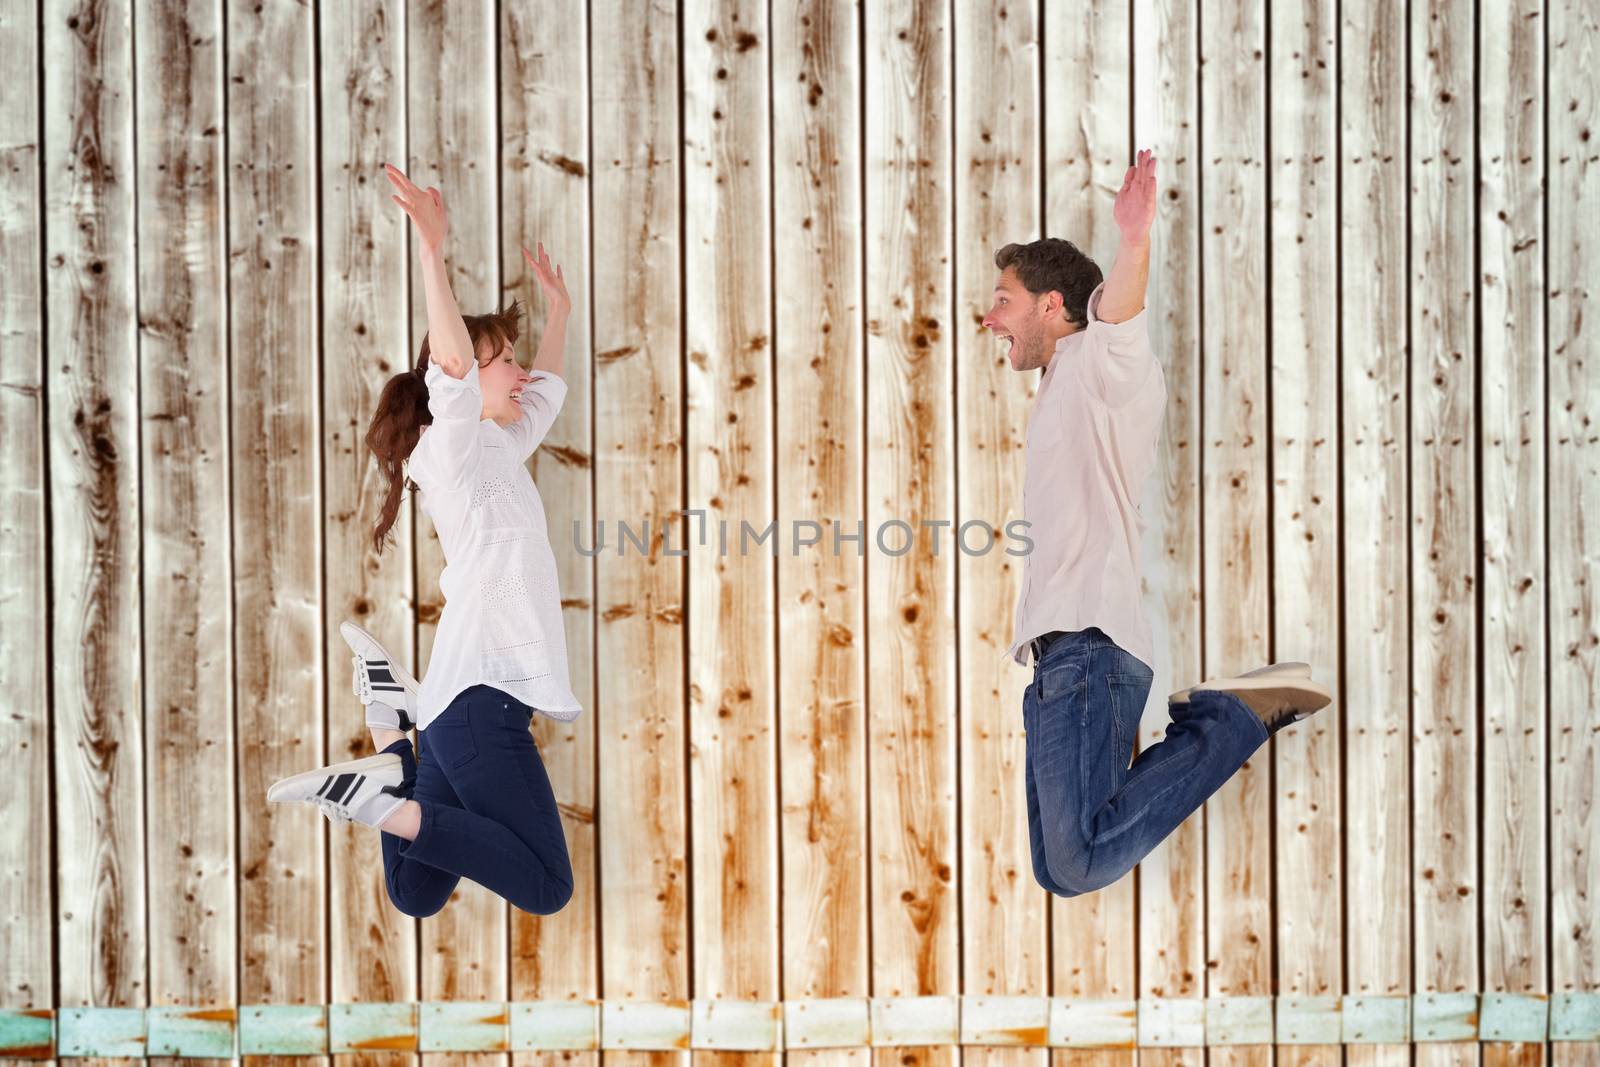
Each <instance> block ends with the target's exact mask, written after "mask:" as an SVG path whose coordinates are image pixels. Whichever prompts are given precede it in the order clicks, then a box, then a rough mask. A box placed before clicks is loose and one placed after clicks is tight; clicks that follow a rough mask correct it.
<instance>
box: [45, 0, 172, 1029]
mask: <svg viewBox="0 0 1600 1067" xmlns="http://www.w3.org/2000/svg"><path fill="white" fill-rule="evenodd" d="M131 14H132V12H131V10H130V7H129V5H128V4H126V3H120V4H119V3H105V4H101V3H82V4H78V5H75V6H73V7H70V8H60V9H56V10H53V11H50V12H49V13H48V18H46V20H45V25H44V55H45V56H47V57H49V62H48V63H46V64H45V77H44V94H45V96H44V112H45V114H44V138H45V148H44V150H45V166H44V185H45V238H46V246H45V248H46V251H45V254H46V257H47V260H46V263H47V269H46V279H45V281H46V289H45V299H46V301H47V302H48V305H49V307H50V308H51V314H50V316H49V319H48V322H47V334H46V347H45V351H46V353H47V362H46V364H45V366H46V373H45V386H46V389H47V391H48V397H49V400H48V403H49V420H48V421H49V438H50V444H49V447H50V452H49V460H48V464H49V466H48V470H49V477H50V522H51V531H50V571H51V584H52V588H53V596H52V600H53V604H52V613H51V620H50V627H51V643H52V647H53V649H54V653H53V661H52V667H53V674H54V684H53V695H54V707H53V709H52V714H53V718H54V738H53V742H54V752H55V774H54V786H55V792H56V809H55V835H56V837H55V841H56V844H55V849H56V852H55V854H56V865H57V870H56V894H55V899H56V915H55V917H54V918H55V930H54V937H55V940H56V945H57V966H58V968H59V971H58V982H59V987H58V996H59V998H60V1000H59V1004H60V1006H63V1007H79V1006H86V1005H92V1006H99V1007H124V1008H142V1007H144V1006H145V1005H146V1004H147V1003H148V998H149V985H148V974H147V962H148V961H147V958H146V957H147V948H146V945H147V941H146V929H145V853H144V844H143V840H142V838H143V834H144V792H143V786H144V780H143V775H144V739H143V738H144V729H143V718H144V707H143V702H142V699H141V692H140V690H141V684H142V683H141V674H142V664H141V648H142V639H141V635H140V619H139V615H140V602H139V589H140V584H141V581H140V546H139V536H140V531H139V446H138V433H139V431H138V423H137V421H136V420H137V417H138V410H137V403H138V386H139V381H138V375H137V366H138V347H137V346H138V340H137V337H136V336H135V329H136V327H135V303H134V301H135V285H136V284H137V283H136V278H135V271H136V266H137V265H136V263H135V259H134V224H135V220H134V191H135V175H134V169H133V168H134V154H133V119H134V115H133V98H132V92H131V89H132V86H133V73H134V72H133V50H132V29H133V27H132V25H131ZM34 918H35V920H38V919H42V918H43V917H42V916H35V917H34Z"/></svg>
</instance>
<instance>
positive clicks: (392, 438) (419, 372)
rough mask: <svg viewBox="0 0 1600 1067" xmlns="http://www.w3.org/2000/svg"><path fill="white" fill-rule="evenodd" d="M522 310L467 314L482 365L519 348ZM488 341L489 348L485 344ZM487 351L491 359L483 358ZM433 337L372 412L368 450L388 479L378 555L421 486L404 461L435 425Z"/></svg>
mask: <svg viewBox="0 0 1600 1067" xmlns="http://www.w3.org/2000/svg"><path fill="white" fill-rule="evenodd" d="M521 320H522V305H521V304H520V303H518V302H517V301H515V300H513V301H511V306H510V307H505V308H501V309H500V310H499V311H491V312H489V313H488V314H486V315H463V316H462V317H461V321H462V322H465V323H466V324H467V339H468V340H470V341H471V342H472V350H473V353H474V355H475V356H477V357H478V365H479V366H480V367H481V366H483V364H485V363H487V362H489V360H492V359H494V357H495V354H496V353H498V352H499V351H500V349H501V346H503V345H509V344H515V343H516V341H517V334H518V333H519V332H520V327H521ZM485 342H487V344H485ZM485 349H487V350H488V353H489V356H488V359H484V358H483V356H482V353H483V352H484V350H485ZM429 351H430V350H429V348H428V338H427V335H426V334H424V335H423V338H422V351H421V352H419V353H418V354H417V362H416V365H415V366H414V367H412V368H411V369H410V370H409V371H406V372H404V373H402V374H396V375H395V376H394V377H393V378H390V379H389V381H388V382H387V383H385V385H384V387H383V392H382V393H380V394H379V395H378V410H377V411H376V412H374V413H373V416H372V424H371V425H370V426H368V427H367V447H368V448H369V449H371V450H372V455H373V458H375V459H376V460H377V461H378V472H379V473H380V474H382V475H383V479H384V482H385V483H386V485H387V487H388V488H387V489H386V491H385V492H384V497H383V510H382V511H381V512H379V514H378V524H377V525H376V526H374V527H373V529H372V548H373V551H375V552H377V553H378V554H379V555H382V554H383V549H384V547H385V546H386V545H387V544H388V543H389V540H390V538H389V528H390V527H391V526H393V525H394V520H395V518H396V516H398V515H399V514H400V498H401V496H402V495H403V494H404V492H405V490H406V489H408V488H409V489H416V487H417V486H416V483H415V482H413V481H411V479H409V478H407V477H406V475H405V462H406V460H407V459H408V458H409V457H410V456H411V450H412V449H414V448H416V447H417V441H418V439H420V438H421V437H422V428H423V427H424V426H427V425H429V424H430V423H432V422H433V413H432V412H431V411H429V410H428V384H427V380H426V375H427V373H428V360H429Z"/></svg>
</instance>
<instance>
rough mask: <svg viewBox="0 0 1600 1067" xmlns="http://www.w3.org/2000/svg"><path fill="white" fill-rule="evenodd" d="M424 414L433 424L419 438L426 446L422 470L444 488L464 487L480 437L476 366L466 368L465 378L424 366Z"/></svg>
mask: <svg viewBox="0 0 1600 1067" xmlns="http://www.w3.org/2000/svg"><path fill="white" fill-rule="evenodd" d="M424 380H425V381H426V382H427V383H428V412H429V413H430V414H431V415H432V416H433V423H432V425H430V426H429V428H428V431H427V433H425V434H423V435H422V442H421V443H420V444H419V446H418V447H419V449H420V448H421V447H422V446H423V445H426V446H427V447H426V456H427V461H426V466H425V469H426V471H428V472H429V473H431V474H432V475H433V476H434V477H435V478H437V479H438V482H439V484H440V485H441V486H442V487H443V488H446V489H459V488H461V487H462V486H463V485H465V484H466V483H467V481H468V479H469V478H470V477H471V475H472V472H473V471H474V470H475V469H476V468H477V465H478V454H479V451H480V449H481V448H482V438H481V437H480V436H479V434H478V424H479V423H480V422H482V421H483V392H482V390H481V389H480V387H479V385H478V363H477V360H473V361H472V362H471V363H469V364H468V366H467V373H466V376H465V377H463V378H452V377H451V376H450V375H448V374H446V373H445V372H444V371H443V370H442V369H440V367H439V365H438V364H436V363H430V364H429V365H428V373H427V377H426V378H425V379H424Z"/></svg>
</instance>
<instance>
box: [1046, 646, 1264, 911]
mask: <svg viewBox="0 0 1600 1067" xmlns="http://www.w3.org/2000/svg"><path fill="white" fill-rule="evenodd" d="M1152 677H1153V676H1152V673H1151V671H1150V668H1149V667H1147V666H1145V664H1144V663H1143V662H1142V661H1141V660H1139V658H1138V657H1136V656H1134V655H1132V654H1131V653H1129V652H1127V651H1126V650H1124V649H1122V648H1120V647H1119V646H1118V645H1117V644H1116V643H1115V642H1113V641H1112V640H1111V639H1110V638H1109V637H1107V636H1106V635H1105V634H1104V633H1103V632H1101V631H1100V630H1099V629H1097V628H1095V627H1090V628H1089V629H1087V630H1076V631H1073V632H1071V633H1066V634H1060V635H1058V636H1055V637H1054V639H1053V640H1052V641H1051V642H1050V643H1049V644H1048V645H1047V646H1046V647H1045V649H1044V654H1043V656H1042V657H1040V658H1039V659H1038V661H1037V662H1036V663H1035V664H1034V671H1033V684H1031V685H1029V686H1028V688H1027V690H1026V691H1024V693H1023V695H1022V722H1023V728H1024V729H1025V730H1026V731H1027V737H1028V747H1027V790H1028V841H1029V845H1030V846H1031V848H1032V852H1033V876H1034V878H1036V879H1038V881H1039V884H1040V885H1042V886H1044V887H1045V888H1046V889H1048V890H1050V892H1052V893H1057V894H1060V895H1061V896H1064V897H1071V896H1077V895H1079V894H1080V893H1092V892H1094V891H1095V890H1097V889H1103V888H1105V887H1106V886H1108V885H1110V884H1111V883H1112V882H1115V881H1116V880H1117V879H1119V878H1121V877H1122V876H1123V875H1124V874H1127V873H1128V872H1129V871H1130V870H1132V869H1133V867H1134V865H1135V864H1136V863H1138V862H1139V861H1140V860H1141V859H1143V858H1144V857H1145V856H1146V855H1147V854H1149V852H1150V851H1151V850H1152V849H1154V848H1155V847H1156V846H1157V845H1159V844H1160V843H1161V842H1162V841H1163V840H1165V838H1166V836H1167V835H1168V834H1170V833H1172V831H1173V830H1175V829H1177V827H1178V825H1179V824H1180V823H1182V822H1183V820H1184V819H1186V818H1187V817H1188V816H1189V814H1190V813H1191V812H1193V811H1194V810H1195V809H1196V808H1198V807H1199V806H1200V805H1201V804H1203V803H1205V800H1206V798H1207V797H1209V796H1210V795H1211V794H1212V793H1214V792H1216V790H1217V788H1218V787H1219V786H1221V785H1222V783H1223V782H1226V781H1227V780H1228V779H1229V778H1231V777H1232V776H1233V773H1234V772H1235V771H1237V770H1238V769H1239V768H1240V767H1241V766H1243V765H1244V761H1245V760H1246V759H1248V758H1249V757H1250V754H1251V753H1253V752H1254V751H1255V750H1256V749H1258V748H1260V747H1261V745H1262V743H1263V742H1264V741H1266V739H1267V728H1266V725H1265V724H1264V723H1263V722H1262V721H1261V719H1260V718H1258V717H1257V716H1256V714H1255V713H1254V712H1252V711H1251V710H1250V709H1249V708H1248V707H1246V706H1245V704H1244V702H1243V701H1241V700H1239V698H1238V697H1235V696H1233V695H1232V694H1229V693H1217V692H1200V693H1194V694H1191V696H1190V699H1189V702H1188V703H1187V704H1170V705H1168V713H1169V714H1170V715H1171V717H1172V722H1171V723H1169V724H1168V726H1167V732H1166V737H1165V738H1164V739H1163V740H1161V741H1159V742H1158V743H1156V744H1154V745H1151V746H1150V747H1149V748H1146V749H1144V750H1143V751H1142V752H1140V753H1139V758H1138V759H1132V757H1133V745H1134V741H1135V739H1136V738H1137V737H1138V734H1139V717H1140V715H1141V714H1142V713H1143V712H1144V705H1145V698H1146V697H1147V696H1148V695H1149V693H1150V681H1151V678H1152ZM1130 760H1132V766H1131V767H1130V766H1129V761H1130Z"/></svg>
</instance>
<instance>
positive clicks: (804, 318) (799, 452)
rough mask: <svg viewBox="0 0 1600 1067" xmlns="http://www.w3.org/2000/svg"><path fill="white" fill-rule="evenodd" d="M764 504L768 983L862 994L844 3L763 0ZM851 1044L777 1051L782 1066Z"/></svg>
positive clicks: (851, 97) (853, 149) (854, 24)
mask: <svg viewBox="0 0 1600 1067" xmlns="http://www.w3.org/2000/svg"><path fill="white" fill-rule="evenodd" d="M771 36H772V50H773V54H772V107H773V130H772V133H773V190H772V201H773V210H772V222H773V246H774V258H773V286H774V290H775V292H777V293H780V294H783V295H782V298H781V299H779V300H778V301H777V307H776V317H775V325H776V331H777V332H776V336H775V338H774V351H775V353H776V357H777V368H776V370H775V371H774V374H775V376H776V381H777V389H778V396H779V398H780V401H779V404H778V408H777V461H778V472H777V485H776V494H777V502H778V504H777V506H778V515H779V517H780V520H781V523H782V525H781V527H780V528H781V529H782V530H784V531H785V532H787V531H788V530H789V528H790V527H789V524H790V523H799V522H803V521H811V522H815V523H817V524H818V529H817V530H815V531H812V530H811V528H809V527H807V528H805V529H806V533H807V535H808V536H810V535H812V534H813V533H814V535H815V537H816V538H817V544H816V545H815V546H812V547H803V548H800V549H799V550H798V551H790V550H789V548H788V547H785V548H784V550H783V551H781V552H780V554H779V558H778V605H777V611H778V626H779V631H780V633H782V634H783V647H782V654H781V656H780V657H779V662H778V671H779V675H778V684H779V693H780V694H781V696H780V699H781V718H780V727H781V730H782V733H781V737H780V742H779V746H780V747H779V753H780V758H779V766H780V773H779V782H780V787H781V790H782V796H781V815H782V840H781V844H782V850H781V855H782V871H783V875H782V876H783V885H782V908H781V911H782V916H783V931H782V933H783V945H784V946H785V949H786V950H785V952H784V953H783V972H782V981H783V984H782V988H783V990H784V995H785V996H786V997H789V998H801V997H807V998H811V997H816V998H821V997H863V996H866V995H867V994H868V993H869V992H870V986H869V984H868V978H869V975H868V943H867V919H868V906H867V821H866V820H867V781H866V716H865V708H866V662H865V659H866V630H865V621H864V617H863V612H864V596H863V589H862V584H863V577H864V571H865V568H866V563H865V560H864V559H863V558H862V556H861V555H860V554H858V553H856V552H852V551H850V550H849V548H848V547H845V548H844V549H843V550H840V549H839V548H838V547H837V546H836V542H835V541H834V538H833V530H834V529H835V527H834V526H833V524H834V523H839V524H840V525H841V526H847V527H849V528H851V529H853V528H854V525H855V523H856V522H858V521H860V520H861V518H862V515H863V495H862V494H863V477H862V475H863V469H864V465H863V462H862V444H863V438H864V434H865V421H866V411H865V403H864V399H865V398H864V397H863V395H862V389H861V382H862V380H863V379H862V358H863V352H862V299H863V293H862V270H861V263H862V245H863V235H862V207H863V205H862V195H861V174H862V158H861V143H860V134H861V122H860V117H859V116H860V108H861V92H862V84H861V82H862V75H861V70H860V66H859V64H858V62H857V57H858V54H859V48H860V42H861V27H860V13H859V11H856V10H852V9H850V8H846V7H843V6H841V5H838V4H835V3H832V2H831V0H785V2H782V3H777V4H774V5H773V10H772V31H771ZM869 1058H870V1052H869V1051H868V1050H865V1049H861V1050H851V1051H845V1050H826V1051H824V1050H818V1051H812V1052H805V1051H789V1052H787V1053H786V1054H785V1059H786V1062H787V1063H789V1064H790V1065H791V1067H801V1065H805V1067H823V1065H826V1064H832V1063H845V1062H848V1063H850V1064H851V1065H852V1067H864V1065H865V1064H866V1063H867V1061H868V1059H869Z"/></svg>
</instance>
